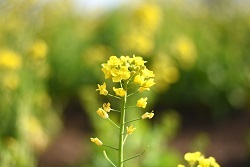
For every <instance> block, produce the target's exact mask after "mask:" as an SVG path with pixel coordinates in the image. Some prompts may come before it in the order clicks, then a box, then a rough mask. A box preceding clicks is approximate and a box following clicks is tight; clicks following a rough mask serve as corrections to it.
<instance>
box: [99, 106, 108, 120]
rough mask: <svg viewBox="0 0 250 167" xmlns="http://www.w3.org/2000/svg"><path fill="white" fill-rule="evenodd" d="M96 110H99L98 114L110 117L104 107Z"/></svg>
mask: <svg viewBox="0 0 250 167" xmlns="http://www.w3.org/2000/svg"><path fill="white" fill-rule="evenodd" d="M96 112H97V114H98V115H99V116H100V117H102V118H104V119H106V118H108V117H109V115H108V113H107V112H106V111H104V110H103V109H102V108H99V109H98V110H97V111H96Z"/></svg>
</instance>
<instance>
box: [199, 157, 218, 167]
mask: <svg viewBox="0 0 250 167" xmlns="http://www.w3.org/2000/svg"><path fill="white" fill-rule="evenodd" d="M198 167H220V165H219V164H218V163H217V162H216V160H215V158H214V157H209V158H204V157H201V158H200V159H199V165H198Z"/></svg>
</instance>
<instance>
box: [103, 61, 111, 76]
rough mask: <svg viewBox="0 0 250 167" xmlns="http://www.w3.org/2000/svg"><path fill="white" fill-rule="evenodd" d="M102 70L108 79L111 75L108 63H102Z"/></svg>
mask: <svg viewBox="0 0 250 167" xmlns="http://www.w3.org/2000/svg"><path fill="white" fill-rule="evenodd" d="M102 72H103V73H104V75H105V79H108V78H110V77H111V67H110V66H109V65H108V64H107V63H103V64H102Z"/></svg>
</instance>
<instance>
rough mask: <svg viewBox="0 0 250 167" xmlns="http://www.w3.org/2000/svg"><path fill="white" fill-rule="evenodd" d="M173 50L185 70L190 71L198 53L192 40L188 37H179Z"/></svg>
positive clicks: (173, 45) (174, 43)
mask: <svg viewBox="0 0 250 167" xmlns="http://www.w3.org/2000/svg"><path fill="white" fill-rule="evenodd" d="M172 50H173V52H174V54H175V55H176V57H177V59H178V61H179V62H180V64H181V66H182V67H183V68H184V69H190V68H192V67H193V66H194V64H195V61H196V58H197V53H196V47H195V45H194V43H193V41H192V40H191V39H189V38H188V37H186V36H180V37H178V38H177V39H175V41H174V42H173V44H172Z"/></svg>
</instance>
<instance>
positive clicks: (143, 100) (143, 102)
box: [136, 97, 148, 108]
mask: <svg viewBox="0 0 250 167" xmlns="http://www.w3.org/2000/svg"><path fill="white" fill-rule="evenodd" d="M147 100H148V98H147V97H145V98H140V99H139V100H138V101H137V104H136V106H137V107H142V108H146V105H147Z"/></svg>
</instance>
